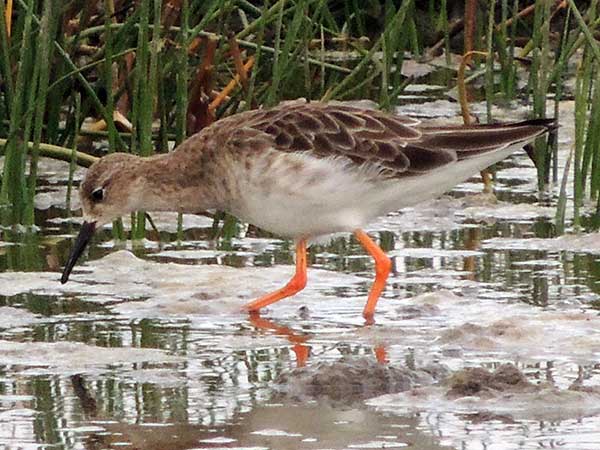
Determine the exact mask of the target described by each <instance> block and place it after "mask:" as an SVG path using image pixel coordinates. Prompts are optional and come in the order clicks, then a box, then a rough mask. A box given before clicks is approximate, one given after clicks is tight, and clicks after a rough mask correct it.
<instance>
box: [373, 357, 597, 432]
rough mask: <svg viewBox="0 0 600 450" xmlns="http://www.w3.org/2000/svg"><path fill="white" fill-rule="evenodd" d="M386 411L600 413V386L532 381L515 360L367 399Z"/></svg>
mask: <svg viewBox="0 0 600 450" xmlns="http://www.w3.org/2000/svg"><path fill="white" fill-rule="evenodd" d="M367 404H369V405H370V406H374V407H376V408H377V409H378V410H381V411H385V412H394V413H397V414H406V413H410V412H415V411H429V412H436V413H455V414H460V415H461V416H462V415H464V414H468V416H471V415H473V416H474V417H476V418H477V420H478V421H481V420H482V418H486V417H487V418H489V420H497V418H498V417H499V416H501V417H503V418H505V419H506V418H510V419H512V420H568V419H578V418H582V417H589V416H594V415H596V414H598V412H600V386H581V385H578V384H573V385H572V386H571V387H570V388H568V389H560V388H558V387H556V386H555V385H553V384H551V383H548V382H541V383H539V384H536V383H532V382H530V381H528V380H527V378H526V377H525V375H524V374H523V373H522V372H521V371H520V370H519V369H518V368H517V367H516V366H514V365H513V364H502V365H500V366H499V367H498V368H497V369H496V370H494V371H490V370H487V369H484V368H481V367H474V368H466V369H463V370H459V371H456V372H454V373H452V374H451V375H450V376H448V377H447V378H446V380H445V381H444V382H443V383H442V384H441V385H437V386H424V387H418V388H415V389H411V390H409V391H406V392H401V393H398V394H389V395H384V396H381V397H378V398H375V399H372V400H369V401H368V402H367Z"/></svg>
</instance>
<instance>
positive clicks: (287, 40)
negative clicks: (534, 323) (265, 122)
mask: <svg viewBox="0 0 600 450" xmlns="http://www.w3.org/2000/svg"><path fill="white" fill-rule="evenodd" d="M579 8H581V9H578V5H577V3H576V2H575V1H574V0H568V1H551V0H546V1H541V0H539V1H536V2H531V1H519V0H497V1H494V0H489V1H479V2H477V1H474V0H466V1H465V2H463V1H452V0H443V1H433V0H429V1H428V2H416V1H414V0H387V1H383V0H382V1H375V0H368V1H361V2H358V1H356V0H337V1H336V0H334V1H324V0H277V1H275V0H273V1H270V2H257V1H249V0H212V1H203V2H193V1H190V0H139V1H137V2H133V1H129V0H103V1H92V2H81V1H78V0H72V1H66V2H58V1H56V0H6V1H2V2H0V16H1V17H2V20H0V77H1V78H0V89H1V90H0V138H1V140H0V145H1V149H2V150H1V153H2V155H3V159H2V161H3V163H2V171H1V177H2V178H1V188H0V218H1V221H2V223H3V224H4V225H8V224H17V223H20V224H24V225H33V224H34V207H33V204H34V203H33V200H34V195H35V190H36V181H37V166H38V159H39V158H40V157H41V156H44V157H52V158H57V159H62V160H66V161H72V162H73V163H78V164H81V165H89V164H91V163H92V162H93V160H94V158H95V157H98V156H101V155H102V154H104V153H105V152H114V151H124V152H133V153H137V154H141V155H149V154H151V153H153V152H165V151H168V149H169V148H172V146H173V143H175V144H176V143H179V142H181V141H182V140H183V139H184V138H185V136H186V135H190V134H192V133H195V132H197V131H199V130H200V129H202V128H203V127H204V126H206V125H208V124H210V123H211V122H213V121H214V120H216V119H218V118H219V117H221V116H224V115H229V114H233V113H235V112H238V111H242V110H245V109H249V108H255V107H258V106H261V105H266V106H269V105H274V104H276V103H278V102H279V101H282V100H286V99H293V98H297V97H305V98H309V99H324V100H334V99H337V100H349V99H364V98H368V99H372V100H375V101H376V102H378V103H379V104H380V106H381V107H382V108H384V109H388V110H392V109H393V108H394V106H395V105H396V104H397V103H398V102H399V94H400V93H401V92H402V91H403V89H405V88H406V87H407V86H409V85H410V84H411V83H412V82H413V81H414V77H412V76H411V74H410V73H409V72H407V71H405V72H404V74H403V70H402V69H403V65H404V63H405V62H406V61H408V60H417V61H428V60H431V59H433V58H436V57H439V55H441V54H443V55H444V56H443V57H442V59H443V61H444V64H445V65H446V69H447V71H448V72H447V73H448V74H449V75H448V77H447V79H446V80H445V83H446V85H447V89H448V92H449V91H450V90H451V89H453V88H455V87H456V85H457V83H459V80H465V81H464V82H465V83H468V86H467V88H468V89H465V86H459V92H462V93H463V94H464V95H462V96H461V104H462V107H463V116H464V117H465V120H471V116H470V115H469V112H468V101H469V99H468V98H467V97H468V95H470V96H471V98H477V97H478V96H479V97H480V98H481V99H484V100H485V102H486V105H487V117H482V118H481V119H482V120H487V121H493V120H494V117H493V109H492V105H493V104H495V103H498V102H517V101H519V102H525V103H527V104H531V105H532V108H531V116H532V117H547V116H549V117H553V116H556V117H557V119H558V120H560V117H558V115H559V111H560V109H559V107H558V105H559V103H560V102H561V101H563V100H566V99H574V100H575V117H576V125H577V131H576V136H575V139H574V142H575V145H574V148H573V155H572V158H570V159H569V161H570V162H569V164H568V166H569V167H568V170H569V171H571V172H572V173H571V178H572V181H569V183H573V186H572V192H573V205H574V217H575V219H574V222H573V224H574V226H575V227H578V226H579V224H580V216H581V214H582V212H583V207H584V205H586V202H588V201H590V200H591V201H593V202H597V208H596V211H595V213H596V215H598V214H600V195H599V194H600V106H599V105H600V83H599V77H600V70H599V69H600V65H599V64H600V48H599V45H598V43H597V42H596V40H595V33H596V32H597V30H596V28H597V27H598V25H599V23H600V19H599V17H600V16H599V11H598V1H597V0H592V1H591V2H589V3H585V6H584V4H583V3H581V4H580V5H579ZM432 25H433V26H432ZM453 54H456V55H465V56H464V58H465V62H466V63H468V64H464V65H463V67H462V68H463V70H462V75H463V76H458V75H459V72H461V70H460V64H458V63H457V62H456V58H455V59H453V58H452V55H453ZM467 55H468V56H467ZM467 58H469V61H467V60H466V59H467ZM573 78H574V79H575V83H574V86H572V85H571V83H569V81H570V80H572V79H573ZM552 98H553V100H554V107H553V106H552V103H551V101H549V100H552ZM557 142H558V141H557V138H556V136H552V137H551V138H550V141H549V142H548V143H546V142H545V139H544V142H537V143H536V145H535V150H534V154H535V160H536V166H537V168H538V176H539V183H538V185H539V189H540V194H541V197H542V198H546V199H550V200H551V201H553V202H554V203H555V204H556V205H557V208H556V210H557V213H556V231H557V232H559V233H560V232H562V230H563V229H564V226H565V215H566V214H565V209H566V207H567V201H566V197H567V192H569V191H570V190H569V189H567V188H566V187H567V178H566V176H567V171H565V174H564V175H563V174H562V173H559V170H558V160H557V151H556V146H557ZM82 143H84V144H85V145H86V146H87V148H92V149H93V150H91V151H90V150H88V153H85V152H81V151H79V150H78V149H79V148H80V147H82V146H83V144H82ZM90 143H93V144H95V145H89V144H90ZM89 152H91V153H89ZM72 169H73V165H71V171H72ZM561 177H563V179H564V182H563V183H562V184H561V182H560V181H561ZM555 187H556V190H555ZM69 192H70V191H69ZM146 217H147V216H146V214H144V212H140V213H138V214H137V216H136V217H134V218H133V220H132V224H133V229H132V237H134V238H143V237H144V235H145V224H146ZM218 217H220V216H218ZM232 223H233V222H232V221H227V219H226V220H225V224H226V226H225V228H226V229H227V228H231V227H232V226H234V225H232ZM118 225H119V224H117V226H115V227H113V230H114V232H115V233H116V235H117V236H122V233H123V231H122V227H121V226H118Z"/></svg>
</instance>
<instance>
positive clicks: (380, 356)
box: [373, 344, 390, 364]
mask: <svg viewBox="0 0 600 450" xmlns="http://www.w3.org/2000/svg"><path fill="white" fill-rule="evenodd" d="M373 351H374V352H375V358H376V359H377V362H378V363H379V364H387V363H389V362H390V360H389V358H388V354H387V350H386V349H385V345H383V344H377V345H376V346H375V348H374V349H373Z"/></svg>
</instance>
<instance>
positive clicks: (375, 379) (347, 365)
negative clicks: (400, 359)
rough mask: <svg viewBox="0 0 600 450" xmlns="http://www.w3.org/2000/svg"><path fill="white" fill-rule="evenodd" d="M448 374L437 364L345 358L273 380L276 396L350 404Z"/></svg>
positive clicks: (429, 381) (430, 382) (434, 379)
mask: <svg viewBox="0 0 600 450" xmlns="http://www.w3.org/2000/svg"><path fill="white" fill-rule="evenodd" d="M447 374H448V369H447V368H446V367H444V366H442V365H440V364H431V365H429V366H425V367H423V368H420V369H411V368H408V367H395V366H392V365H389V364H381V363H378V362H377V361H376V360H374V359H371V358H356V357H344V358H342V359H340V360H339V361H335V362H322V363H318V364H314V365H311V366H309V367H301V368H297V369H293V370H291V371H289V372H286V373H283V374H282V375H280V377H279V378H278V379H277V380H276V383H277V392H278V393H277V397H279V398H280V399H283V398H285V399H292V400H294V401H307V400H312V399H318V400H326V401H329V402H331V403H333V404H334V405H352V404H354V403H356V402H362V401H364V400H366V399H369V398H373V397H377V396H380V395H383V394H391V393H398V392H403V391H407V390H409V389H412V388H414V387H418V386H427V385H431V384H434V383H436V382H437V381H438V380H440V379H442V378H445V377H446V376H447Z"/></svg>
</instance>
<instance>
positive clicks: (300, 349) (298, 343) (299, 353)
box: [248, 311, 310, 367]
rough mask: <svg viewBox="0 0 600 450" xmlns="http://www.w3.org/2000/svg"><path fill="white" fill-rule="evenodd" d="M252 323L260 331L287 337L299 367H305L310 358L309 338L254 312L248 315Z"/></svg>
mask: <svg viewBox="0 0 600 450" xmlns="http://www.w3.org/2000/svg"><path fill="white" fill-rule="evenodd" d="M248 318H249V320H250V323H251V324H252V325H253V326H255V327H256V328H258V329H259V330H266V331H273V332H275V334H277V335H279V336H285V337H286V338H287V340H288V341H290V342H291V343H292V344H294V345H293V346H292V350H293V351H294V353H295V354H296V364H297V366H298V367H304V366H305V365H306V362H307V361H308V357H309V356H310V346H309V345H305V343H306V341H308V339H309V338H308V336H306V335H300V334H298V333H296V332H295V331H294V330H292V329H291V328H288V327H285V326H283V325H279V324H277V323H275V322H273V321H271V320H269V319H265V318H263V317H261V316H260V314H259V313H258V312H255V311H252V312H250V314H249V315H248Z"/></svg>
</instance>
